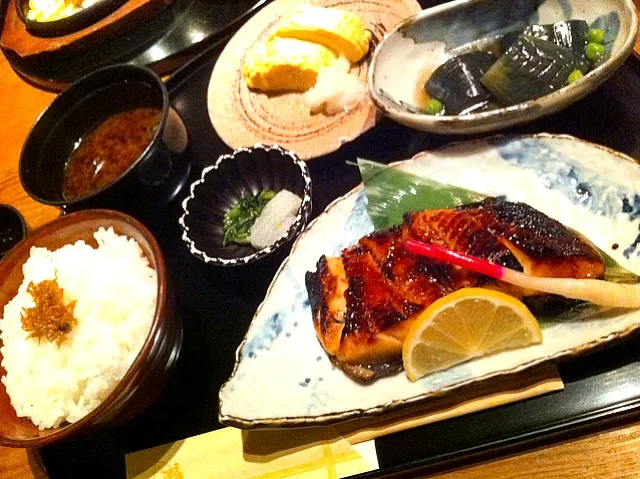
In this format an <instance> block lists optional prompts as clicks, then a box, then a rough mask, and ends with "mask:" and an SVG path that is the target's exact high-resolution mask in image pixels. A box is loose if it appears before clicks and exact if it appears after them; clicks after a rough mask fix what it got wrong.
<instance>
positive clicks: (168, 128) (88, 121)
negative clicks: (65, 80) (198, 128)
mask: <svg viewBox="0 0 640 479" xmlns="http://www.w3.org/2000/svg"><path fill="white" fill-rule="evenodd" d="M139 107H152V108H157V109H159V110H161V111H162V116H161V119H160V123H159V125H158V127H157V129H156V131H155V134H154V136H153V139H152V140H151V143H150V144H149V145H148V146H147V147H146V148H145V150H144V151H143V152H142V154H141V155H140V156H139V157H138V158H137V159H136V160H135V161H134V162H133V163H132V164H131V166H130V167H129V168H127V170H126V171H125V172H124V173H123V174H122V175H120V177H119V178H117V179H116V180H115V181H113V182H112V183H110V184H107V185H106V186H104V187H103V188H101V189H98V190H96V191H94V192H93V193H90V194H89V195H88V196H84V197H80V198H77V199H73V200H69V199H67V198H66V197H65V196H64V186H63V185H64V171H65V168H66V165H67V163H68V161H69V157H70V156H71V152H72V151H74V149H75V148H76V147H77V144H78V141H79V140H81V139H84V138H85V137H86V136H87V135H88V134H89V133H90V132H92V131H93V130H94V129H95V128H96V127H97V126H98V125H100V124H101V123H102V122H104V121H105V120H106V119H108V118H110V117H112V116H113V115H115V114H118V113H122V112H124V111H129V110H132V109H135V108H139ZM187 144H188V136H187V132H186V129H185V126H184V123H183V122H182V120H181V119H180V116H179V115H178V114H177V113H176V112H175V110H174V109H173V108H172V107H171V103H170V101H169V95H168V93H167V90H166V88H165V85H164V83H163V82H162V80H161V79H160V77H158V76H157V75H156V74H155V73H153V72H152V71H151V70H149V69H147V68H144V67H137V66H135V65H115V66H112V67H106V68H104V69H102V70H99V71H96V72H94V73H92V74H90V75H89V76H87V77H85V78H83V79H81V80H79V81H78V82H77V83H74V84H73V85H72V86H70V87H69V88H68V89H67V90H65V91H64V92H63V93H62V94H60V95H59V96H58V97H56V99H55V100H54V101H53V102H52V103H51V104H50V105H49V106H48V107H47V109H46V110H45V111H44V113H43V114H42V115H40V117H39V118H38V120H37V121H36V123H35V125H34V126H33V128H32V129H31V131H30V132H29V135H28V137H27V139H26V141H25V143H24V145H23V147H22V152H21V154H20V168H19V173H20V182H21V183H22V186H23V188H24V189H25V191H26V192H27V193H28V194H29V195H30V196H31V197H32V198H34V199H35V200H36V201H39V202H40V203H45V204H49V205H53V206H59V207H61V208H63V209H65V210H66V211H75V210H80V209H87V208H96V207H99V208H111V209H116V210H118V211H128V212H133V211H137V210H142V209H145V208H147V207H149V205H151V206H152V207H153V208H156V207H158V206H161V205H163V204H166V203H167V202H168V201H170V200H171V199H173V198H174V197H175V195H176V194H177V191H178V190H179V189H180V188H182V187H183V186H184V185H185V183H186V181H187V177H188V173H189V167H190V165H189V161H188V159H187V158H186V157H185V155H184V153H185V149H186V148H187Z"/></svg>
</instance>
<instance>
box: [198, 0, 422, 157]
mask: <svg viewBox="0 0 640 479" xmlns="http://www.w3.org/2000/svg"><path fill="white" fill-rule="evenodd" d="M305 3H313V4H315V5H321V6H325V7H335V8H339V9H342V10H348V11H352V12H355V13H356V14H358V15H359V16H360V18H362V20H363V21H364V23H365V26H366V27H367V28H368V29H369V30H371V32H372V33H373V37H374V42H373V43H376V42H378V41H380V40H381V39H382V37H383V36H384V34H385V33H386V32H389V31H391V30H392V29H393V28H394V27H395V26H396V25H397V24H398V23H400V22H401V21H402V20H404V19H405V18H407V17H409V16H411V15H413V14H414V13H416V12H418V11H420V6H419V5H418V3H417V2H416V1H415V0H360V1H358V0H314V1H313V2H308V1H303V0H276V1H275V2H273V3H272V4H270V5H268V6H267V7H265V8H264V9H263V10H261V11H260V12H259V13H258V14H256V16H255V17H253V18H251V20H249V21H248V22H247V23H246V24H245V25H244V26H243V27H242V28H241V29H240V30H239V31H238V33H237V34H236V35H235V36H234V37H233V38H232V39H231V40H230V41H229V43H228V45H227V46H226V48H225V49H224V51H223V52H222V54H221V55H220V58H219V59H218V62H217V63H216V65H215V67H214V69H213V74H212V75H211V81H210V83H209V91H208V105H209V117H210V118H211V122H212V123H213V127H214V128H215V130H216V132H217V133H218V135H219V136H220V138H221V139H222V140H223V141H224V142H225V143H227V144H228V145H229V146H230V147H232V148H239V147H244V146H252V145H253V144H254V143H258V142H260V143H265V144H279V145H281V146H284V147H286V148H288V149H290V150H293V151H295V152H296V153H297V155H298V156H299V157H300V158H301V159H305V160H306V159H311V158H316V157H319V156H322V155H325V154H327V153H331V152H333V151H335V150H337V149H338V148H340V146H341V145H342V144H343V143H346V142H348V141H351V140H353V139H355V138H357V137H358V136H359V135H361V134H362V133H364V132H365V131H367V130H368V129H370V128H371V127H372V126H373V125H374V124H375V123H376V121H377V119H378V114H377V112H376V108H375V107H374V105H373V103H372V102H371V101H370V100H369V98H368V97H366V98H363V99H362V101H361V102H360V103H359V104H358V105H357V106H356V107H354V108H353V109H352V110H351V111H349V112H346V113H340V114H337V115H335V116H325V115H322V114H319V115H311V113H310V112H309V107H308V106H307V104H306V103H305V100H304V94H303V93H286V94H279V95H273V94H271V95H267V94H264V93H258V92H253V91H251V90H249V88H248V87H247V85H246V83H245V82H244V79H243V78H242V65H243V64H244V58H245V54H246V52H247V51H248V50H249V49H250V48H251V47H252V46H253V45H254V44H255V43H256V42H259V41H264V40H265V39H266V38H268V37H269V35H270V34H271V33H272V31H273V29H274V26H275V24H276V23H277V21H278V20H279V19H280V18H281V17H282V16H283V15H286V14H287V13H288V12H290V11H292V10H294V9H296V8H298V7H299V6H300V5H302V4H305ZM368 60H369V56H367V58H366V60H365V61H363V62H361V63H360V64H359V65H356V66H354V67H353V68H352V71H351V73H352V74H354V75H357V76H358V77H359V78H360V79H361V80H362V83H363V84H366V81H367V73H368V67H369V64H368Z"/></svg>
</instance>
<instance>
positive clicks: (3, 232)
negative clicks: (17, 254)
mask: <svg viewBox="0 0 640 479" xmlns="http://www.w3.org/2000/svg"><path fill="white" fill-rule="evenodd" d="M25 236H27V224H26V223H25V221H24V218H23V217H22V214H20V212H19V211H18V210H17V209H15V208H14V207H13V206H9V205H0V259H2V257H3V256H4V255H5V254H7V253H8V252H9V250H11V248H13V247H14V246H15V245H17V244H18V243H19V242H20V241H22V240H23V239H24V238H25Z"/></svg>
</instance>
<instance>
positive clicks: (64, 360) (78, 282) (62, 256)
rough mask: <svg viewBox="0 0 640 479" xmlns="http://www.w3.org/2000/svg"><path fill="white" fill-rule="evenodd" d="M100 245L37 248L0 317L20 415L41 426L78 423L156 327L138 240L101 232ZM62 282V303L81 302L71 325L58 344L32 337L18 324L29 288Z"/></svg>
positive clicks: (151, 277)
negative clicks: (63, 339)
mask: <svg viewBox="0 0 640 479" xmlns="http://www.w3.org/2000/svg"><path fill="white" fill-rule="evenodd" d="M94 237H95V239H96V241H97V242H98V248H95V249H94V248H92V247H91V246H89V245H87V244H86V243H85V242H84V241H78V242H77V243H75V244H73V245H66V246H64V247H62V248H60V249H58V250H55V251H49V250H48V249H46V248H37V247H33V248H32V249H31V252H30V256H29V259H28V260H27V261H26V262H25V264H24V265H23V268H22V271H23V275H24V281H23V282H22V284H21V285H20V289H19V290H18V294H17V295H16V296H15V297H14V298H13V299H12V300H11V301H10V302H9V303H7V305H6V306H5V308H4V315H3V318H1V319H0V339H1V340H2V343H3V346H2V348H0V352H1V353H2V357H3V360H2V366H3V367H4V369H5V370H6V372H7V374H6V376H4V377H3V378H2V383H3V384H4V385H5V387H6V390H7V393H8V395H9V397H10V399H11V405H12V406H13V407H14V409H15V410H16V412H17V414H18V416H20V417H28V418H30V419H31V421H33V423H34V424H35V425H36V426H38V428H40V429H46V428H50V427H57V426H58V425H59V424H60V423H62V422H64V421H68V422H76V421H78V420H79V419H81V418H82V417H84V416H86V415H87V414H88V413H89V412H91V411H92V410H93V409H95V408H96V407H97V406H98V405H99V404H100V402H101V401H102V400H103V399H105V398H106V397H107V395H108V394H109V393H110V392H111V391H112V390H113V389H114V388H115V386H116V384H117V383H118V382H119V381H120V380H121V379H122V377H123V376H124V374H125V373H126V371H127V370H128V369H129V367H130V366H131V364H132V363H133V360H134V359H135V357H136V356H137V355H138V353H139V351H140V349H141V348H142V345H143V343H144V340H145V338H146V336H147V334H148V332H149V329H150V327H151V322H152V320H153V316H154V314H155V308H156V296H157V276H156V272H155V271H154V270H153V268H151V267H150V266H149V263H148V261H147V259H146V258H145V257H144V255H143V253H142V250H141V248H140V246H139V245H138V243H137V242H136V241H134V240H133V239H129V238H127V237H125V236H119V235H117V234H115V233H114V231H113V229H112V228H109V229H108V230H105V229H103V228H100V229H99V230H98V231H97V232H96V233H95V234H94ZM46 279H57V282H58V285H59V286H60V287H61V288H62V289H64V296H65V298H64V301H65V303H66V302H67V301H72V300H76V301H77V303H76V306H75V310H74V316H75V317H76V319H77V321H78V322H77V324H76V325H75V326H73V328H72V330H71V331H70V333H69V334H68V335H67V337H66V339H65V341H64V342H63V343H62V344H61V345H60V347H58V345H57V344H56V343H55V342H49V341H47V340H46V339H45V338H42V339H41V340H40V341H38V340H37V339H35V338H27V336H28V333H27V332H25V331H24V330H23V329H22V324H21V321H20V318H21V315H20V313H21V311H22V310H23V308H30V307H32V306H33V305H34V301H33V298H32V297H31V295H30V294H29V293H27V287H28V286H29V283H30V282H32V281H33V283H34V284H36V283H39V282H41V281H44V280H46Z"/></svg>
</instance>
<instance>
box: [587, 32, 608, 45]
mask: <svg viewBox="0 0 640 479" xmlns="http://www.w3.org/2000/svg"><path fill="white" fill-rule="evenodd" d="M587 42H589V43H598V44H600V45H602V44H603V43H604V30H601V29H599V28H592V29H591V30H589V33H587Z"/></svg>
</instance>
